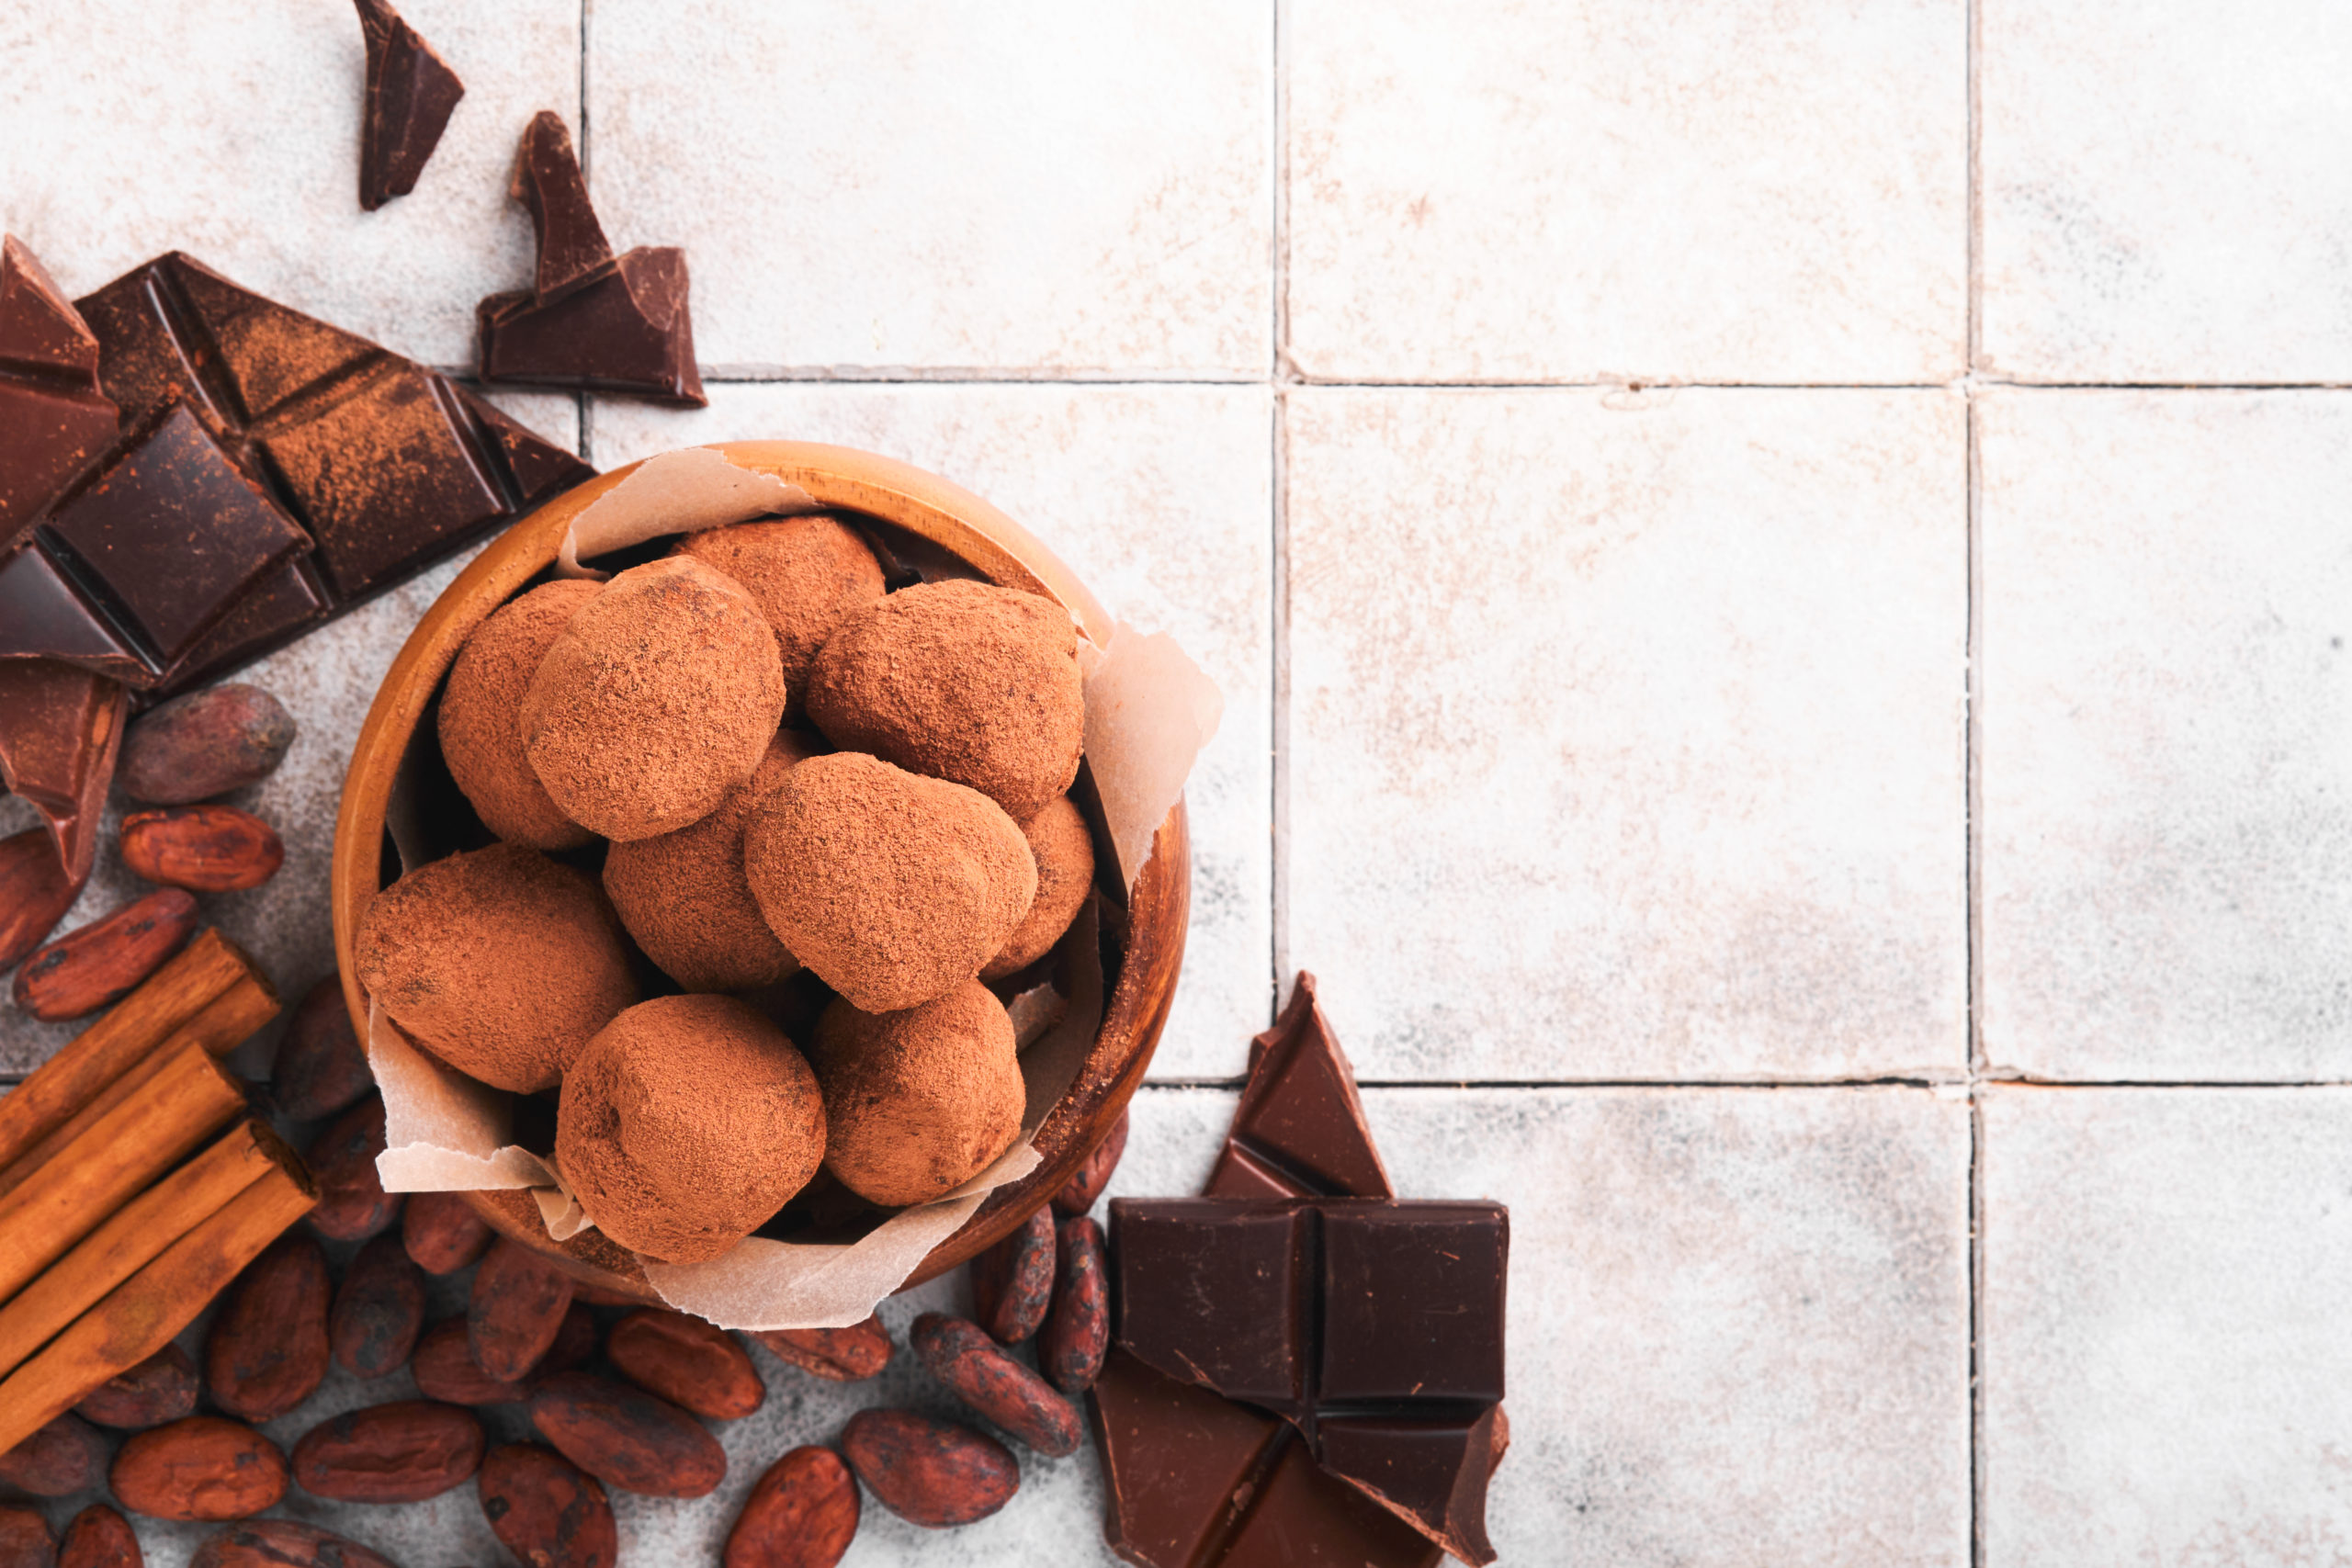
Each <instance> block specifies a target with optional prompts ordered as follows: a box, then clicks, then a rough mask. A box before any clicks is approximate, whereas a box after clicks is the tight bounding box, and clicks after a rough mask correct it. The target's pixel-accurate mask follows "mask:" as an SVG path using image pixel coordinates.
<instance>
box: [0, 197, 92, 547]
mask: <svg viewBox="0 0 2352 1568" xmlns="http://www.w3.org/2000/svg"><path fill="white" fill-rule="evenodd" d="M115 423H116V412H115V406H114V404H113V403H112V402H111V401H109V400H107V398H106V397H105V396H104V395H103V394H101V393H100V392H99V390H98V340H97V339H96V337H94V336H92V335H91V333H90V329H89V328H88V327H87V326H85V324H84V323H83V321H82V318H81V316H80V314H79V313H78V312H76V311H75V310H74V307H73V306H72V305H71V304H70V303H68V302H67V300H66V298H65V295H64V292H63V291H62V289H60V288H58V287H57V282H56V280H55V279H54V278H52V277H51V276H49V273H48V272H47V270H46V269H44V268H43V267H42V266H41V265H40V260H39V258H37V257H36V256H34V254H32V252H31V251H30V250H29V249H28V248H27V247H26V245H25V243H24V242H22V241H21V240H18V239H17V237H16V236H15V235H14V234H10V235H8V236H6V238H5V239H0V556H6V554H7V553H8V552H9V551H10V550H11V549H13V548H15V547H16V546H17V543H18V542H19V541H20V540H22V539H23V537H24V536H25V535H26V534H27V533H28V532H29V531H30V530H31V528H32V525H33V523H34V521H35V519H37V518H39V517H40V513H41V509H42V508H43V507H45V506H47V505H48V504H49V503H50V501H51V499H52V498H53V497H54V496H55V495H56V494H57V492H58V491H61V490H62V489H64V488H65V485H66V483H67V481H69V480H71V479H73V478H74V476H75V475H76V474H78V473H80V472H81V471H82V470H83V469H85V468H88V467H89V466H90V464H91V462H92V461H93V460H95V459H96V457H97V456H98V454H99V453H101V452H103V451H105V450H106V449H107V447H108V446H111V445H112V444H113V442H114V434H115Z"/></svg>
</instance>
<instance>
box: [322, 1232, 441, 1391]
mask: <svg viewBox="0 0 2352 1568" xmlns="http://www.w3.org/2000/svg"><path fill="white" fill-rule="evenodd" d="M423 1333H424V1270H423V1269H419V1268H418V1267H417V1266H416V1265H415V1264H414V1263H413V1262H411V1261H410V1260H409V1256H408V1249H407V1248H406V1247H402V1246H401V1238H400V1237H399V1236H397V1235H390V1233H387V1234H385V1235H379V1236H377V1237H375V1238H374V1239H373V1240H371V1241H369V1242H368V1245H367V1246H365V1247H361V1248H360V1249H359V1256H358V1257H356V1258H353V1259H352V1260H351V1265H350V1267H348V1268H346V1269H345V1270H344V1271H343V1283H342V1284H341V1285H340V1286H338V1287H336V1290H335V1292H334V1306H333V1307H332V1308H331V1309H329V1311H328V1313H327V1343H328V1345H329V1346H330V1347H332V1348H333V1349H334V1359H335V1360H336V1361H337V1362H338V1363H340V1364H341V1366H342V1367H343V1369H344V1371H347V1372H349V1373H351V1375H352V1376H354V1377H359V1378H380V1377H382V1376H384V1375H385V1374H386V1373H388V1372H396V1371H400V1369H401V1366H402V1365H403V1364H404V1363H405V1362H406V1361H407V1360H408V1358H409V1352H410V1351H412V1350H413V1349H415V1348H416V1339H417V1336H418V1335H420V1334H423Z"/></svg>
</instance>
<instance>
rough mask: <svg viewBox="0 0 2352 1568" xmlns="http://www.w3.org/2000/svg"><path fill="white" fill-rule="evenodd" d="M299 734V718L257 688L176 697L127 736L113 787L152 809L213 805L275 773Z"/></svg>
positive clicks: (242, 686) (237, 686)
mask: <svg viewBox="0 0 2352 1568" xmlns="http://www.w3.org/2000/svg"><path fill="white" fill-rule="evenodd" d="M294 736H295V724H294V716H293V715H291V714H289V713H288V712H287V711H286V708H285V705H283V704H281V703H280V702H279V701H278V700H277V698H276V697H273V696H271V695H270V694H268V693H267V692H265V691H263V690H262V689H261V688H260V687H259V686H249V685H246V684H244V683H243V682H237V683H234V684H231V685H225V686H213V687H210V688H209V689H208V690H205V691H201V692H193V693H190V694H188V695H187V696H185V697H175V698H173V699H172V700H171V701H170V702H168V703H164V704H163V705H161V706H159V707H157V708H155V709H154V710H153V712H151V713H149V714H147V715H145V716H143V717H141V718H140V719H139V720H138V722H136V723H134V724H133V725H132V726H131V727H130V728H129V729H128V730H126V731H125V732H124V733H123V737H122V756H121V758H120V759H119V761H117V762H116V764H115V774H114V776H115V782H116V783H117V784H119V785H121V787H122V793H123V794H125V795H129V796H130V798H131V799H133V800H139V801H144V802H146V803H147V804H149V805H151V806H186V805H187V804H188V803H189V802H190V801H197V800H209V799H211V798H212V797H213V796H214V795H226V794H228V793H229V792H230V791H231V790H232V789H243V788H244V787H245V786H246V785H247V784H259V783H260V782H261V781H262V780H264V779H266V778H267V777H269V775H270V774H272V773H276V772H277V764H278V763H280V762H282V761H285V760H286V750H287V748H288V747H289V746H291V745H293V744H294Z"/></svg>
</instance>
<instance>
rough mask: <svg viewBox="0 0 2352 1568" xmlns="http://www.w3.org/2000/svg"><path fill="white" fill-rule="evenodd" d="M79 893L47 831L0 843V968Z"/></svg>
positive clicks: (33, 942) (26, 949)
mask: <svg viewBox="0 0 2352 1568" xmlns="http://www.w3.org/2000/svg"><path fill="white" fill-rule="evenodd" d="M81 893H82V885H81V884H80V883H79V882H76V881H74V879H73V878H72V877H70V876H68V875H66V874H65V862H64V861H63V860H62V859H61V858H59V856H58V853H57V844H56V841H55V840H52V839H51V838H50V836H49V831H48V829H44V828H28V829H25V831H23V832H21V833H14V834H11V835H9V836H8V837H7V838H6V839H0V969H11V968H14V967H15V966H16V963H17V960H18V959H19V958H22V957H23V956H24V955H25V954H26V953H30V952H31V951H32V950H33V949H34V948H36V947H39V946H40V944H41V940H42V939H43V938H44V937H46V936H48V935H49V933H50V932H51V931H54V930H55V929H56V928H57V922H58V921H60V920H62V919H64V918H65V911H66V910H68V909H70V908H73V907H74V899H75V898H77V897H81ZM42 1528H44V1529H46V1528H47V1527H46V1526H44V1527H42Z"/></svg>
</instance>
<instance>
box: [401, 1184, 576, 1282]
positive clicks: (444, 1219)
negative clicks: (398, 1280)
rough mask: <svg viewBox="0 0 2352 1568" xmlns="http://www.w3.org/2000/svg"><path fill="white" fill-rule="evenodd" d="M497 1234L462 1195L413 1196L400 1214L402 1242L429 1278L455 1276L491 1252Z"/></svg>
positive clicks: (412, 1194) (430, 1193) (435, 1193)
mask: <svg viewBox="0 0 2352 1568" xmlns="http://www.w3.org/2000/svg"><path fill="white" fill-rule="evenodd" d="M497 1234H498V1233H497V1232H495V1231H493V1230H492V1229H491V1228H490V1222H489V1221H488V1220H485V1219H483V1218H482V1217H481V1215H480V1214H478V1213H474V1206H473V1205H472V1204H471V1203H469V1202H467V1201H466V1200H465V1195H464V1194H463V1193H460V1192H412V1193H410V1194H409V1195H408V1202H407V1204H406V1205H404V1206H403V1207H402V1208H401V1243H402V1244H403V1245H404V1246H406V1247H407V1248H408V1255H409V1256H410V1257H411V1258H414V1259H415V1260H416V1266H417V1267H418V1268H419V1269H424V1271H425V1272H426V1273H428V1274H454V1273H456V1272H457V1271H458V1269H463V1268H464V1267H465V1266H466V1265H467V1264H469V1263H471V1262H473V1261H474V1260H475V1259H476V1258H480V1257H481V1255H482V1254H483V1253H485V1252H487V1251H489V1250H490V1244H491V1241H492V1238H493V1237H495V1236H496V1235H497ZM575 1293H576V1290H575Z"/></svg>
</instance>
